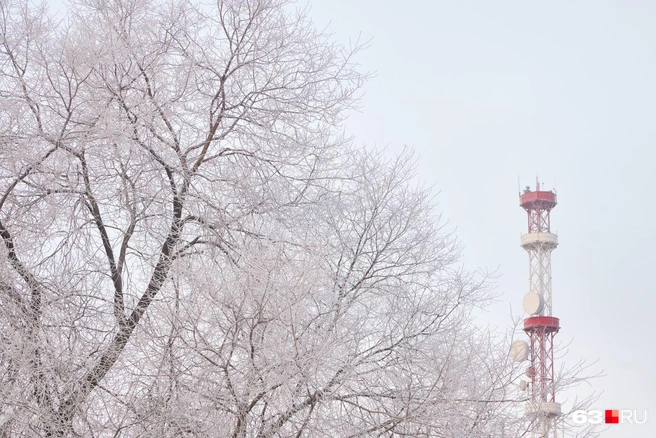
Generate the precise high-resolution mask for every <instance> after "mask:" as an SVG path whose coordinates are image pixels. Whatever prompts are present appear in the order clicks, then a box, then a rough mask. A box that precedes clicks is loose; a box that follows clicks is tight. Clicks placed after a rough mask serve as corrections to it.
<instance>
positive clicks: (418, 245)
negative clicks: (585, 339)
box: [0, 0, 524, 437]
mask: <svg viewBox="0 0 656 438" xmlns="http://www.w3.org/2000/svg"><path fill="white" fill-rule="evenodd" d="M0 14H1V15H0V32H1V33H0V35H1V41H0V42H1V48H0V65H1V67H2V68H1V69H0V93H1V94H0V98H1V99H2V102H1V103H0V118H1V120H0V122H1V123H2V127H1V128H0V129H2V131H0V238H1V239H2V243H3V250H2V263H1V264H0V304H1V307H0V336H1V337H2V348H1V350H0V397H1V398H2V400H3V402H2V406H1V407H0V435H1V436H14V435H33V436H42V435H46V436H160V437H161V436H233V437H247V436H248V437H273V436H297V437H301V436H312V437H321V436H330V437H334V436H345V437H346V436H353V437H355V436H381V435H383V436H393V435H396V436H440V437H468V436H471V437H478V436H500V435H499V431H500V430H502V428H507V429H504V430H508V436H520V435H521V433H522V432H521V431H522V427H524V426H523V423H522V420H521V419H520V418H519V417H518V416H517V402H519V401H521V398H522V395H521V394H518V393H517V392H516V391H514V390H513V389H512V388H513V384H512V382H513V381H514V379H515V378H516V372H515V371H516V368H515V367H514V365H513V364H511V363H510V362H509V361H508V359H507V355H506V349H507V345H506V343H505V341H501V342H499V341H497V340H495V339H494V338H492V337H490V335H489V334H488V333H486V332H485V331H482V330H480V329H478V328H477V327H476V326H475V325H474V324H473V322H472V318H471V310H472V309H473V308H474V307H476V306H482V305H485V303H486V302H487V301H488V300H489V298H490V290H489V288H488V286H487V283H486V281H485V278H484V277H480V276H477V275H472V274H469V273H467V272H465V271H463V270H462V269H461V268H460V267H459V262H458V260H459V253H460V249H459V247H458V245H457V243H456V242H455V240H454V239H453V238H452V237H451V236H450V235H449V234H448V233H445V232H444V231H443V230H442V229H441V228H440V225H439V217H438V216H437V215H436V213H435V208H434V205H433V201H432V198H431V195H430V191H429V190H427V189H424V188H422V187H417V186H413V182H412V181H413V162H414V161H413V159H412V157H411V154H409V153H407V152H406V153H403V154H401V155H400V156H398V157H397V158H396V159H395V160H393V161H391V162H389V161H386V160H385V159H384V156H383V154H381V153H377V152H367V151H364V150H361V149H358V148H355V147H353V146H352V145H351V144H350V142H349V141H348V140H347V139H345V138H344V137H342V136H341V135H340V123H341V121H342V120H343V118H344V117H345V114H346V112H347V111H348V110H349V109H350V108H353V107H354V106H355V105H356V104H357V93H358V90H359V88H360V85H361V83H362V81H363V78H364V77H363V75H362V74H360V73H359V72H358V70H357V66H356V65H355V63H354V62H353V61H352V56H353V55H354V54H355V53H356V52H357V51H358V50H359V49H360V48H361V47H360V46H355V47H354V48H351V49H348V50H347V49H345V48H343V47H341V46H338V45H335V44H334V43H332V42H331V40H330V37H329V36H328V35H326V34H323V33H321V32H317V31H316V30H314V28H313V27H312V24H311V23H310V22H309V21H308V20H307V18H306V16H305V14H304V12H303V11H297V10H295V9H294V8H293V7H292V5H289V4H287V3H286V2H285V1H282V0H260V1H245V0H244V1H238V0H234V1H218V2H216V3H215V4H207V5H203V4H200V5H199V4H195V3H191V2H188V1H184V0H174V1H169V2H159V1H154V0H120V1H96V0H80V1H74V2H72V3H71V7H70V9H69V12H68V14H67V15H66V17H65V19H64V20H63V21H61V22H57V21H55V20H54V19H53V18H51V17H50V16H49V15H48V14H47V12H46V10H45V9H44V8H42V7H35V6H30V5H29V4H28V3H23V2H11V1H7V0H1V2H0ZM504 433H505V432H504Z"/></svg>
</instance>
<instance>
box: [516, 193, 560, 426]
mask: <svg viewBox="0 0 656 438" xmlns="http://www.w3.org/2000/svg"><path fill="white" fill-rule="evenodd" d="M520 206H521V207H522V208H523V209H524V210H525V211H526V213H527V215H528V232H527V233H526V234H524V235H522V237H521V246H522V248H523V249H524V250H526V252H527V253H528V257H529V287H530V289H529V292H528V293H527V294H526V296H525V297H524V310H525V311H526V312H527V313H529V314H530V316H529V317H527V318H526V319H524V332H525V333H526V334H527V335H528V337H529V343H528V344H529V353H528V360H529V367H528V370H527V375H528V377H529V379H530V381H529V382H528V390H529V398H530V401H529V403H528V406H527V409H526V413H527V416H528V417H529V418H530V420H531V421H532V436H533V437H534V438H556V437H557V428H556V427H555V426H556V424H555V423H556V421H557V418H558V417H559V416H560V415H561V407H560V404H559V403H557V402H556V388H555V386H554V374H555V367H554V352H553V350H554V337H555V335H556V333H558V331H559V330H560V322H559V320H558V318H556V317H554V316H553V314H552V312H553V300H552V290H551V252H552V251H553V250H554V249H555V248H556V247H557V246H558V236H556V234H554V233H552V232H551V210H552V209H553V208H554V207H555V206H556V194H555V193H554V192H553V191H544V190H540V182H539V181H536V187H535V190H533V191H532V190H530V188H529V187H527V188H526V190H524V192H523V193H521V194H520Z"/></svg>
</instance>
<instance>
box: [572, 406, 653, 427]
mask: <svg viewBox="0 0 656 438" xmlns="http://www.w3.org/2000/svg"><path fill="white" fill-rule="evenodd" d="M572 422H573V423H574V424H585V423H590V424H601V423H606V424H620V423H633V424H644V423H646V422H647V411H636V410H629V409H606V410H604V411H597V410H593V411H580V410H579V411H574V412H572Z"/></svg>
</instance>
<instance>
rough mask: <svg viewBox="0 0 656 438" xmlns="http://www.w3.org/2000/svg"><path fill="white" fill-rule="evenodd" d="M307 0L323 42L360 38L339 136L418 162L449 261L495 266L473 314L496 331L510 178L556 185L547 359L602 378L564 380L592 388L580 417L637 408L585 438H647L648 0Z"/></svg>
mask: <svg viewBox="0 0 656 438" xmlns="http://www.w3.org/2000/svg"><path fill="white" fill-rule="evenodd" d="M308 4H309V5H310V7H311V10H310V16H311V17H312V19H313V20H314V21H315V22H316V24H317V25H318V26H319V27H324V26H327V28H328V30H330V31H331V32H333V33H334V34H335V39H337V40H338V41H340V42H342V43H344V44H349V42H354V41H356V40H357V39H358V38H360V39H361V40H363V41H370V45H369V48H368V49H366V50H365V51H363V52H362V53H360V54H359V55H358V56H357V58H356V60H357V61H358V62H359V63H360V64H361V66H362V70H364V71H370V72H374V73H375V76H374V77H373V78H372V79H370V80H369V81H368V82H367V83H366V84H365V86H364V92H365V94H364V97H363V100H362V107H361V109H360V112H357V113H353V114H352V115H351V117H350V118H349V120H348V121H347V122H346V129H347V131H348V132H350V133H352V134H353V135H354V136H355V137H356V142H357V143H360V144H366V145H368V146H377V147H387V148H388V150H389V151H390V153H394V151H398V150H400V149H401V148H402V147H403V146H404V145H407V146H410V147H412V148H414V150H415V151H416V152H417V153H418V154H419V156H420V160H419V170H418V173H419V178H421V179H422V180H424V181H425V182H426V183H428V184H430V185H433V186H434V188H435V190H436V191H439V193H440V194H439V196H438V201H439V208H440V210H441V212H442V214H443V218H444V219H445V220H448V224H449V225H448V226H449V227H451V229H452V230H454V231H455V233H456V235H457V236H458V238H459V240H460V241H461V242H462V244H463V247H464V259H463V261H464V263H465V265H466V266H467V267H468V268H470V269H479V268H480V269H487V270H490V271H496V272H497V274H498V275H499V278H498V279H497V281H496V287H497V292H498V293H499V294H500V296H499V302H498V303H496V304H495V305H493V306H492V307H491V308H490V309H489V310H488V311H487V312H486V313H485V314H483V315H482V316H481V321H482V322H484V323H485V324H491V325H492V326H493V327H500V328H503V327H505V326H508V325H509V324H510V312H511V309H512V311H513V312H514V313H515V314H519V315H522V307H521V302H522V298H523V296H524V294H525V293H526V292H527V291H528V256H527V254H526V252H525V251H524V250H522V249H521V248H520V247H519V239H520V235H521V234H522V233H525V232H526V213H525V212H524V211H523V210H522V209H521V208H520V207H519V199H518V178H519V180H520V181H521V187H522V188H523V187H524V186H526V185H531V187H535V178H536V176H539V178H540V180H541V181H544V183H545V184H546V188H548V189H551V188H555V189H556V191H557V194H558V205H557V207H556V208H555V209H554V210H553V212H552V230H553V231H555V232H556V233H557V234H558V237H559V242H560V245H559V247H558V248H557V249H556V250H555V251H554V252H553V255H552V275H553V309H554V310H553V314H554V316H557V317H559V318H560V320H561V327H562V328H561V331H560V333H559V334H558V336H557V339H558V340H559V341H560V342H562V343H564V344H569V347H568V353H567V355H566V356H565V357H564V358H563V359H560V360H561V361H565V362H567V363H571V364H573V363H576V362H577V361H578V360H580V359H584V360H587V361H588V362H593V363H594V362H595V361H596V363H595V364H594V365H593V368H592V370H593V371H595V370H596V371H602V372H603V373H604V374H605V377H602V378H600V379H597V380H594V381H592V382H591V384H592V387H582V388H580V393H581V395H585V394H587V393H589V392H590V389H595V390H597V391H603V394H602V395H601V398H600V399H599V401H598V402H597V403H595V404H594V406H593V408H594V409H631V410H638V411H640V412H642V411H645V410H646V411H647V413H648V421H647V423H646V424H644V425H631V424H619V425H613V426H611V427H609V428H608V430H606V431H604V432H603V433H602V434H601V437H602V438H627V437H631V438H653V437H654V436H656V377H655V373H654V363H655V362H656V340H655V338H656V324H655V323H654V309H656V293H654V292H655V290H654V284H653V279H654V276H653V274H654V272H655V271H656V255H655V248H656V233H655V231H654V230H655V229H656V223H655V221H656V184H655V183H654V182H653V181H652V180H653V179H656V172H654V165H655V160H656V152H654V146H655V143H656V123H655V120H656V81H655V78H656V26H654V23H655V22H656V2H649V1H642V2H639V1H628V0H627V1H616V2H609V1H577V2H564V1H554V2H520V1H515V2H509V1H494V2H491V1H467V2H461V1H448V2H447V1H415V2H407V3H403V2H398V1H391V0H377V1H373V0H357V1H354V0H348V1H347V0H329V1H328V0H310V1H309V2H308ZM400 5H404V6H400ZM574 395H576V394H574ZM564 403H565V407H567V402H566V401H564Z"/></svg>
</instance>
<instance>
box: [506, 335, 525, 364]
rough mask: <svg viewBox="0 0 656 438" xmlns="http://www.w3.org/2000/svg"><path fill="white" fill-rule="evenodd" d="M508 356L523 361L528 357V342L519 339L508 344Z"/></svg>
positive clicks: (516, 360)
mask: <svg viewBox="0 0 656 438" xmlns="http://www.w3.org/2000/svg"><path fill="white" fill-rule="evenodd" d="M510 357H512V358H513V360H514V361H515V362H523V361H525V360H526V358H527V357H528V344H527V343H526V342H524V341H520V340H517V341H515V342H513V343H512V344H510Z"/></svg>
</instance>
